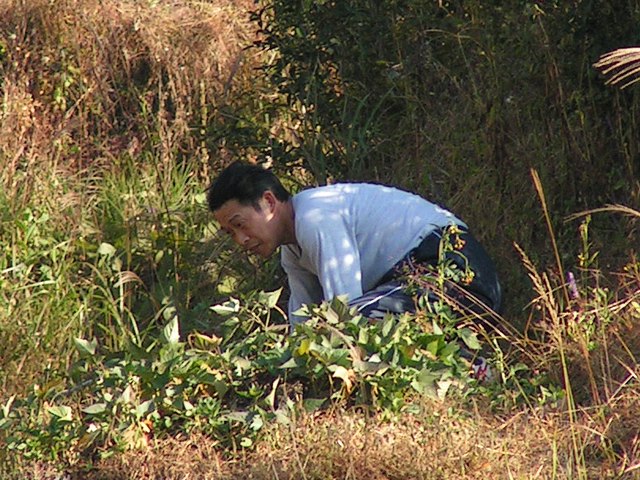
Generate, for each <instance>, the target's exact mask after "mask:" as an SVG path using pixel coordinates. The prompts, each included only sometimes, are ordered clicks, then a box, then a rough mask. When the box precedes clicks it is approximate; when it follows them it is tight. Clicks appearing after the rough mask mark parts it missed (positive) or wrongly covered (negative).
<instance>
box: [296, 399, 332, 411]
mask: <svg viewBox="0 0 640 480" xmlns="http://www.w3.org/2000/svg"><path fill="white" fill-rule="evenodd" d="M326 401H327V399H326V398H305V399H304V400H303V401H302V406H303V407H304V409H305V411H307V412H309V413H311V412H315V411H316V410H319V409H320V408H322V405H324V403H325V402H326Z"/></svg>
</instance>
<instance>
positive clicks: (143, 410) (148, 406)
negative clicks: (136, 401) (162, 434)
mask: <svg viewBox="0 0 640 480" xmlns="http://www.w3.org/2000/svg"><path fill="white" fill-rule="evenodd" d="M155 409H156V405H155V403H153V400H147V401H146V402H142V403H141V404H140V405H138V406H137V407H136V416H137V417H138V418H143V417H146V416H147V415H149V414H150V413H151V412H153V411H155Z"/></svg>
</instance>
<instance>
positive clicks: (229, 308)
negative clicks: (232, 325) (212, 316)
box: [210, 297, 240, 316]
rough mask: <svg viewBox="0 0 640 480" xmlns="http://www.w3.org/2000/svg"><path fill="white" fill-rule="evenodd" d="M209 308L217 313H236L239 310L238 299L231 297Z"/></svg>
mask: <svg viewBox="0 0 640 480" xmlns="http://www.w3.org/2000/svg"><path fill="white" fill-rule="evenodd" d="M210 308H211V310H213V311H214V312H216V313H217V314H218V315H224V316H226V315H231V314H232V313H238V312H239V311H240V301H239V300H237V299H236V298H233V297H231V298H230V299H229V300H227V301H226V302H224V303H221V304H218V305H214V306H213V307H210Z"/></svg>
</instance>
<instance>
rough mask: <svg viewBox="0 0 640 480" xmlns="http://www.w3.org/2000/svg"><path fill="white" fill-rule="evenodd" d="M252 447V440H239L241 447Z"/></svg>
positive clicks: (243, 438) (247, 438)
mask: <svg viewBox="0 0 640 480" xmlns="http://www.w3.org/2000/svg"><path fill="white" fill-rule="evenodd" d="M252 445H253V440H251V439H250V438H249V437H242V440H240V446H241V447H244V448H249V447H251V446H252Z"/></svg>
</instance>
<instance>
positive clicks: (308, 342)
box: [296, 338, 311, 356]
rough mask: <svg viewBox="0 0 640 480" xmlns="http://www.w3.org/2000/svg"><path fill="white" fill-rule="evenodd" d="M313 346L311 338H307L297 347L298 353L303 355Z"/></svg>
mask: <svg viewBox="0 0 640 480" xmlns="http://www.w3.org/2000/svg"><path fill="white" fill-rule="evenodd" d="M310 348H311V339H309V338H305V339H304V340H302V342H300V346H299V347H298V348H297V349H296V354H298V355H300V356H303V355H305V354H306V353H307V352H308V351H309V350H310Z"/></svg>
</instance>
